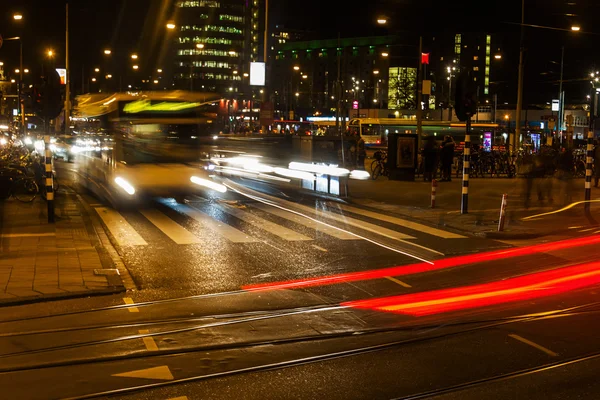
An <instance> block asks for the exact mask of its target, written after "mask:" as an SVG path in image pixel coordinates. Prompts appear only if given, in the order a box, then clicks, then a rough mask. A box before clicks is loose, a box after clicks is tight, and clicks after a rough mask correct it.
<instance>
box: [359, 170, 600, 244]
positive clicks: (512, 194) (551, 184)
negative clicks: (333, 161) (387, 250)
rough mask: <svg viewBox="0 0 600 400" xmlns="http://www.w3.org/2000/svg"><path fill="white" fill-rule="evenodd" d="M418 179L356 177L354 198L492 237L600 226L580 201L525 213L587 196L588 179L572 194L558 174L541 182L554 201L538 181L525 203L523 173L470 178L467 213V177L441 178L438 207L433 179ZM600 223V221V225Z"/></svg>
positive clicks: (599, 208)
mask: <svg viewBox="0 0 600 400" xmlns="http://www.w3.org/2000/svg"><path fill="white" fill-rule="evenodd" d="M417 179H418V180H417V181H415V182H403V181H389V180H387V179H384V178H379V179H378V180H377V181H372V180H369V181H350V183H349V193H350V199H351V201H352V202H354V203H356V204H360V205H363V206H367V207H371V208H375V209H379V210H383V211H388V212H394V213H397V214H401V215H405V216H409V217H411V218H414V219H417V220H422V221H425V222H428V223H429V224H431V225H435V226H440V227H447V228H450V229H454V230H457V231H460V232H463V233H469V234H472V235H475V236H483V237H490V238H506V239H508V238H515V239H516V238H533V237H539V236H545V235H550V234H555V233H561V232H566V231H568V230H569V229H570V228H571V230H573V229H586V228H590V227H595V226H597V223H596V222H595V221H593V220H592V221H590V220H589V219H588V218H587V217H586V216H585V215H584V212H583V206H582V205H579V206H576V207H573V208H571V209H569V210H566V211H563V212H560V213H555V214H551V215H547V216H543V217H539V218H534V219H529V220H523V218H525V217H529V216H533V215H539V214H543V213H548V212H552V211H556V210H559V209H561V208H563V207H564V206H566V205H568V204H570V203H571V202H577V201H582V200H583V198H584V180H583V179H576V180H574V181H573V182H572V183H573V187H572V190H571V192H570V193H571V194H572V199H570V200H569V199H568V198H567V196H566V190H567V188H566V186H565V185H564V184H563V183H562V182H559V181H557V180H555V179H551V180H548V181H543V182H540V183H541V184H542V185H545V186H543V187H544V189H546V191H550V193H551V195H552V197H553V201H552V202H549V201H548V199H545V200H544V201H538V200H537V191H536V185H537V183H538V182H536V183H535V184H534V189H533V190H532V193H531V203H530V205H529V207H528V208H526V207H525V197H526V196H525V193H526V192H525V184H526V180H525V179H521V178H516V179H507V178H475V179H471V180H470V182H469V183H470V187H469V210H468V211H469V213H468V214H464V215H462V214H461V213H460V209H461V199H462V195H461V191H462V181H461V179H460V178H459V179H453V181H452V182H439V183H438V187H437V195H436V207H435V208H434V209H432V208H431V207H430V204H431V182H423V181H422V180H421V179H422V178H421V179H419V178H417ZM503 194H507V195H508V206H507V209H506V222H505V227H504V231H503V232H497V228H498V220H499V215H500V204H501V201H502V195H503ZM592 199H600V189H593V190H592ZM591 210H592V216H593V217H594V219H596V220H598V221H600V204H599V203H592V206H591ZM598 229H600V227H599V228H598Z"/></svg>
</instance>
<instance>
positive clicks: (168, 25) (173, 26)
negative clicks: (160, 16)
mask: <svg viewBox="0 0 600 400" xmlns="http://www.w3.org/2000/svg"><path fill="white" fill-rule="evenodd" d="M175 28H176V25H175V23H174V22H168V23H167V29H171V30H173V29H175Z"/></svg>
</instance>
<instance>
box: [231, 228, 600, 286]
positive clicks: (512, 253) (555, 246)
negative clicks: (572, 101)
mask: <svg viewBox="0 0 600 400" xmlns="http://www.w3.org/2000/svg"><path fill="white" fill-rule="evenodd" d="M598 243H600V235H593V236H587V237H582V238H576V239H568V240H561V241H558V242H549V243H543V244H536V245H533V246H526V247H515V248H511V249H503V250H494V251H488V252H484V253H477V254H468V255H464V256H458V257H451V258H445V259H442V260H437V261H434V262H433V263H432V264H429V263H418V264H409V265H400V266H396V267H390V268H382V269H375V270H369V271H359V272H350V273H347V274H338V275H330V276H322V277H317V278H306V279H296V280H290V281H283V282H271V283H258V284H252V285H245V286H242V289H244V290H248V291H258V290H279V289H296V288H305V287H313V286H324V285H333V284H337V283H342V282H354V281H364V280H370V279H381V278H385V277H386V276H405V275H413V274H419V273H423V272H429V271H436V270H440V269H445V268H452V267H458V266H463V265H467V264H475V263H480V262H486V261H494V260H500V259H503V258H511V257H520V256H526V255H531V254H537V253H544V252H549V251H557V250H563V249H568V248H571V247H578V246H587V245H593V244H598Z"/></svg>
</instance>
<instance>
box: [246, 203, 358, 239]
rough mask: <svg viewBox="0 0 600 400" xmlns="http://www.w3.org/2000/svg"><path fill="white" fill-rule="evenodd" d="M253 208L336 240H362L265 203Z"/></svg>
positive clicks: (255, 205) (253, 205) (254, 205)
mask: <svg viewBox="0 0 600 400" xmlns="http://www.w3.org/2000/svg"><path fill="white" fill-rule="evenodd" d="M252 207H254V208H258V209H259V210H262V211H265V212H268V213H269V214H273V215H275V216H277V217H281V218H284V219H287V220H288V221H292V222H295V223H297V224H298V225H302V226H306V227H307V228H310V229H314V230H316V231H317V232H322V233H324V234H326V235H329V236H333V237H334V238H337V239H341V240H359V239H360V238H358V237H356V236H354V235H351V234H349V233H347V232H343V231H340V230H338V229H334V228H330V227H328V226H326V225H323V224H319V223H318V222H315V221H312V220H310V219H307V218H304V217H301V216H299V215H297V214H293V213H290V212H287V211H284V210H281V209H279V208H275V207H272V206H268V205H266V204H263V203H256V204H252Z"/></svg>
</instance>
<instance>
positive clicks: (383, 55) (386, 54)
mask: <svg viewBox="0 0 600 400" xmlns="http://www.w3.org/2000/svg"><path fill="white" fill-rule="evenodd" d="M389 55H390V53H388V52H387V51H384V52H383V53H381V57H387V56H389Z"/></svg>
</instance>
